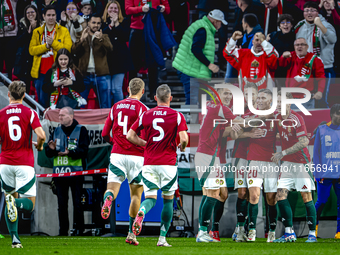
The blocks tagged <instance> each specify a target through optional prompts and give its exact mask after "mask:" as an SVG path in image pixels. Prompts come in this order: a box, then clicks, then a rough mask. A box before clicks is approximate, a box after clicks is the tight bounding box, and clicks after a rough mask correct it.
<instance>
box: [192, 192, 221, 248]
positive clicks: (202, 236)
mask: <svg viewBox="0 0 340 255" xmlns="http://www.w3.org/2000/svg"><path fill="white" fill-rule="evenodd" d="M206 192H207V198H206V200H205V202H204V204H203V205H202V211H201V219H200V227H199V231H198V234H197V238H196V242H213V241H214V239H213V238H211V237H210V236H209V234H208V232H207V231H208V226H209V223H210V218H211V214H212V212H213V209H214V207H215V204H216V202H217V201H218V199H219V198H220V189H219V188H218V189H206Z"/></svg>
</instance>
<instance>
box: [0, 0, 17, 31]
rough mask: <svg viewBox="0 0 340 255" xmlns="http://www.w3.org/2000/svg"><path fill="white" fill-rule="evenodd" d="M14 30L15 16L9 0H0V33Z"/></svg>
mask: <svg viewBox="0 0 340 255" xmlns="http://www.w3.org/2000/svg"><path fill="white" fill-rule="evenodd" d="M14 29H15V16H14V12H13V7H12V3H11V0H0V33H3V32H4V31H12V30H14Z"/></svg>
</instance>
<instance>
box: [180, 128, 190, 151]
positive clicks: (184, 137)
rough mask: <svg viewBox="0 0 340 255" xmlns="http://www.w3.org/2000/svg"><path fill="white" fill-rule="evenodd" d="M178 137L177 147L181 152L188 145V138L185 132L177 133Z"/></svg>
mask: <svg viewBox="0 0 340 255" xmlns="http://www.w3.org/2000/svg"><path fill="white" fill-rule="evenodd" d="M178 135H179V141H180V142H179V145H178V148H179V149H180V150H181V152H184V151H185V147H187V145H188V143H189V136H188V133H187V131H180V132H179V133H178Z"/></svg>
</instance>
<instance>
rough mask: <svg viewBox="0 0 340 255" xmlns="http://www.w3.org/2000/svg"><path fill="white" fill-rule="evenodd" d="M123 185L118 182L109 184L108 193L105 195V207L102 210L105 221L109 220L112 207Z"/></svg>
mask: <svg viewBox="0 0 340 255" xmlns="http://www.w3.org/2000/svg"><path fill="white" fill-rule="evenodd" d="M120 186H121V184H120V183H118V182H109V183H108V184H107V188H106V191H105V193H104V199H103V206H102V210H101V215H102V218H103V219H107V218H109V216H110V212H111V206H112V202H113V200H115V199H116V197H117V195H118V193H119V190H120Z"/></svg>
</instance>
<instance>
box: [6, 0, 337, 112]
mask: <svg viewBox="0 0 340 255" xmlns="http://www.w3.org/2000/svg"><path fill="white" fill-rule="evenodd" d="M229 2H230V1H223V0H209V1H208V0H190V1H184V0H173V1H169V0H110V1H107V0H99V1H94V0H73V1H70V0H34V1H29V0H3V1H1V2H0V5H1V6H0V9H1V13H0V43H1V54H0V70H1V71H3V70H4V69H5V68H4V67H6V70H7V73H8V76H9V78H10V79H16V78H18V79H20V80H23V81H24V82H25V83H26V84H27V93H29V92H31V93H32V91H34V89H33V90H31V86H30V85H34V87H35V90H36V95H37V99H38V102H39V103H40V104H41V105H42V106H43V107H49V106H53V105H54V106H56V105H57V102H55V99H56V97H55V95H56V94H57V95H59V94H60V87H64V86H73V81H72V77H75V76H74V75H72V74H78V73H80V74H81V76H80V77H77V78H76V80H77V83H78V82H81V83H83V84H82V86H80V87H81V88H82V91H81V90H79V89H78V86H75V87H74V88H77V89H76V90H78V91H76V92H77V102H78V105H77V108H79V107H81V108H83V107H86V106H85V105H86V100H88V96H89V93H90V90H91V89H93V91H94V92H95V94H96V97H97V100H98V103H99V107H101V108H109V107H111V106H112V105H113V104H114V103H116V102H118V101H119V100H122V99H123V98H124V94H125V95H126V94H127V93H126V91H124V90H123V84H124V80H125V81H126V80H129V79H132V78H134V77H136V76H138V73H139V72H144V73H147V74H148V86H149V91H150V93H149V94H148V96H149V99H148V100H151V101H152V100H153V95H154V92H155V90H156V88H157V86H158V83H159V73H160V71H164V70H165V66H164V61H163V62H162V59H164V57H167V56H168V57H169V56H172V51H170V48H167V49H165V48H164V45H168V47H170V46H171V47H172V46H176V44H178V45H179V44H180V43H181V39H182V37H183V35H184V34H185V32H186V31H188V30H189V29H188V30H187V28H188V26H189V16H188V15H189V11H188V6H190V8H191V9H196V10H197V14H198V16H197V18H199V19H202V18H203V17H205V16H207V17H208V16H209V13H210V11H212V10H213V9H218V10H220V11H221V12H222V13H223V15H224V18H223V19H225V20H228V19H229V20H232V19H230V18H228V14H229V13H230V10H229V8H230V7H229V6H230V3H231V2H230V3H229ZM188 3H189V4H188ZM236 6H237V7H236V10H235V17H234V20H232V21H234V25H233V31H232V32H233V33H235V32H238V33H237V38H238V39H241V40H238V41H237V40H233V41H232V43H233V44H234V43H235V48H236V49H237V51H239V50H240V49H249V50H250V52H253V54H254V56H255V57H257V55H258V54H260V55H261V54H263V53H264V54H267V55H271V54H270V53H269V52H268V53H266V51H265V50H264V47H263V41H262V39H261V40H259V38H263V36H262V35H264V38H265V39H266V41H267V42H268V43H269V45H271V46H273V48H274V49H275V52H276V53H277V57H276V61H274V62H275V63H274V62H273V63H271V64H270V70H265V71H268V72H267V73H269V76H270V77H266V79H268V78H270V79H271V80H273V82H272V84H273V86H278V87H282V86H287V85H289V86H292V85H291V84H288V83H287V82H282V81H280V79H279V78H290V79H294V77H287V74H289V72H288V73H287V71H288V70H289V69H290V68H291V66H289V64H287V65H286V62H287V61H278V59H279V58H280V57H282V56H283V54H284V52H291V54H292V53H293V52H296V50H297V48H296V47H294V43H295V44H296V41H295V40H296V39H299V38H304V39H305V42H306V44H307V45H306V46H303V47H307V52H308V53H312V54H314V55H315V56H316V57H318V58H320V59H321V60H322V61H321V64H322V65H323V72H324V77H325V78H326V79H325V85H324V88H323V89H322V91H320V88H319V87H318V84H317V83H315V86H314V87H313V89H312V90H311V92H312V93H313V96H314V95H315V94H317V93H318V92H320V93H321V94H322V95H321V98H320V93H319V94H317V96H316V97H314V98H315V99H318V102H317V103H316V106H318V107H329V105H328V103H329V102H328V94H329V90H330V86H331V84H332V83H334V78H335V77H336V76H337V75H338V74H339V73H340V72H339V70H340V68H339V66H340V62H339V60H338V59H340V58H339V56H340V52H339V50H340V47H337V46H338V45H339V43H338V41H337V37H338V35H339V31H340V16H339V9H340V2H339V1H336V0H321V2H319V1H312V2H307V1H305V0H261V1H258V0H238V1H236ZM154 11H156V12H157V13H158V14H157V15H155V16H152V13H154ZM177 14H178V15H177ZM179 14H181V15H182V16H181V17H179ZM148 15H149V16H148ZM159 15H161V16H162V18H163V17H164V18H165V21H166V24H167V27H169V28H170V30H171V31H174V30H176V31H177V33H173V34H174V37H172V34H171V33H165V32H164V31H163V30H161V31H159V30H160V29H159V27H162V26H161V25H162V24H164V23H165V22H164V21H163V20H164V19H163V20H161V19H159V18H158V17H159ZM191 21H192V22H194V21H195V20H191ZM162 22H163V23H162ZM228 26H229V27H230V25H225V26H220V27H216V26H215V29H216V32H217V33H216V36H215V37H218V38H219V45H218V47H217V50H216V53H217V54H216V57H214V58H211V57H210V58H211V59H210V58H209V62H208V61H207V58H204V56H203V57H202V56H201V57H197V56H199V55H200V54H198V50H197V45H198V44H197V43H195V42H196V41H197V38H196V39H195V40H194V44H193V47H192V49H191V52H188V59H191V57H192V56H194V57H195V58H196V59H197V60H198V61H199V62H200V63H201V64H203V65H204V66H206V67H208V69H207V70H209V72H211V73H210V75H207V77H211V74H212V73H213V72H214V71H213V70H211V68H210V69H209V65H210V64H215V63H217V65H218V66H219V67H220V68H219V69H216V68H214V70H215V69H216V70H215V71H218V70H225V65H227V67H226V80H228V79H229V78H235V77H236V76H239V72H238V71H240V69H244V68H245V67H243V68H241V67H240V66H237V67H236V68H235V63H232V62H233V61H232V60H231V58H229V60H228V54H227V48H225V47H226V46H225V43H226V42H227V41H228V35H227V32H228ZM150 28H151V29H154V30H155V31H150ZM202 29H203V30H205V31H206V32H209V31H207V29H208V28H207V27H204V28H202ZM202 29H200V30H199V34H200V37H201V38H200V40H201V41H202V42H204V41H205V39H204V38H205V37H204V34H205V33H206V32H204V31H203V30H202ZM170 30H169V31H170ZM169 31H168V32H169ZM257 33H261V36H259V37H256V38H257V39H258V41H257V44H259V45H258V50H256V51H254V49H255V48H254V40H255V39H256V38H255V35H256V34H257ZM160 35H162V36H163V37H164V35H166V36H167V37H168V38H166V39H165V41H166V43H165V44H163V45H161V41H162V40H163V41H164V38H163V37H161V36H160ZM192 36H193V35H192ZM195 36H197V34H196V35H195ZM202 36H203V37H202ZM231 38H232V37H231V36H229V41H228V43H229V45H230V42H231V41H230V40H231ZM234 38H235V37H234ZM154 39H155V40H154ZM190 40H191V39H190ZM163 41H162V43H163ZM176 42H177V43H176ZM169 45H170V46H169ZM227 45H228V44H227ZM266 45H267V44H266ZM298 45H300V46H301V43H298ZM194 46H195V47H194ZM261 46H262V49H260V47H261ZM199 47H201V48H202V49H201V51H202V54H203V48H204V45H203V46H202V45H201V46H199ZM233 47H234V46H233ZM176 48H177V47H176ZM61 49H63V51H62V52H63V53H60V54H61V55H65V56H67V58H68V61H69V63H72V66H73V67H72V68H73V69H72V68H71V69H72V70H73V72H70V71H68V68H66V69H67V72H66V73H67V75H68V76H67V77H66V78H67V80H68V82H66V83H65V82H63V83H62V82H61V83H59V81H58V80H59V79H61V78H60V77H57V78H56V79H57V80H55V82H57V84H53V86H52V87H48V86H49V85H50V84H51V80H49V78H48V77H46V75H47V73H48V71H51V73H52V75H53V74H54V72H56V70H59V69H58V68H61V67H60V63H59V64H58V63H57V62H58V61H56V57H57V55H58V52H59V51H60V50H61ZM65 49H66V50H67V51H68V53H67V52H65ZM224 49H225V50H224ZM228 49H231V47H229V48H228ZM223 50H224V51H223ZM235 52H236V51H235ZM240 52H242V51H240ZM256 52H257V53H256ZM229 53H230V54H232V53H231V52H229ZM155 54H156V56H155ZM223 55H224V57H223ZM284 56H288V53H287V54H285V55H284ZM297 56H299V54H297ZM229 57H230V56H229ZM270 57H272V56H270ZM226 60H227V61H226ZM202 61H203V62H202ZM55 62H56V63H55ZM280 63H281V64H282V63H285V64H284V65H281V64H280ZM54 64H56V65H54ZM255 64H256V63H255ZM305 64H306V63H305ZM274 66H275V67H274ZM174 67H175V66H174ZM254 68H257V66H251V67H250V69H249V70H252V69H254ZM51 69H52V70H51ZM66 69H65V70H62V69H60V73H63V72H65V71H66ZM186 69H188V68H186ZM254 70H255V69H254ZM311 70H313V68H311ZM177 71H178V74H179V78H180V79H181V81H182V82H183V85H184V90H185V94H186V104H189V103H190V90H189V89H188V84H189V83H188V82H187V81H186V79H184V78H183V77H184V76H183V75H185V77H189V78H190V77H194V76H193V75H192V74H191V73H190V72H189V73H186V71H183V70H182V69H181V70H179V69H177ZM255 71H256V70H255ZM49 75H50V73H48V75H47V76H49ZM242 75H243V76H248V77H246V78H247V79H248V80H249V82H254V79H253V78H254V77H251V75H249V74H245V73H244V72H243V73H242ZM267 76H268V75H267ZM311 77H313V76H311ZM64 78H65V77H64ZM66 78H65V79H66ZM243 78H244V77H243ZM257 78H258V77H257ZM261 78H262V77H261ZM276 78H278V79H276ZM52 80H53V79H52ZM47 81H48V83H46V82H47ZM255 82H256V81H255ZM68 83H70V84H68ZM243 83H244V79H243ZM58 84H59V85H58ZM60 84H63V85H60ZM240 84H241V82H240ZM261 84H262V83H261ZM264 84H266V85H267V84H271V82H267V81H266V82H265V83H264ZM294 86H299V87H301V86H302V87H303V86H304V85H303V83H301V82H300V83H299V82H297V83H295V85H294ZM309 87H310V86H309ZM61 90H62V91H64V92H63V93H64V94H65V93H68V97H69V98H71V99H72V98H73V99H74V100H76V98H74V96H72V95H71V94H72V91H74V89H70V90H68V91H66V90H63V89H61ZM60 95H63V94H60ZM59 98H61V97H59ZM57 99H58V97H57Z"/></svg>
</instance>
